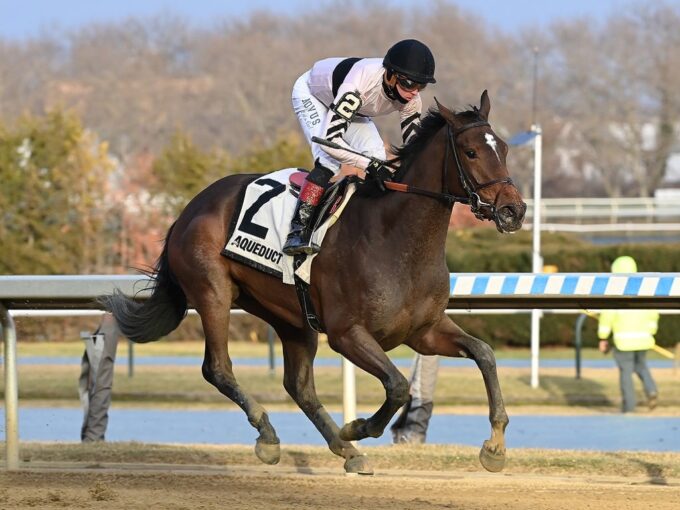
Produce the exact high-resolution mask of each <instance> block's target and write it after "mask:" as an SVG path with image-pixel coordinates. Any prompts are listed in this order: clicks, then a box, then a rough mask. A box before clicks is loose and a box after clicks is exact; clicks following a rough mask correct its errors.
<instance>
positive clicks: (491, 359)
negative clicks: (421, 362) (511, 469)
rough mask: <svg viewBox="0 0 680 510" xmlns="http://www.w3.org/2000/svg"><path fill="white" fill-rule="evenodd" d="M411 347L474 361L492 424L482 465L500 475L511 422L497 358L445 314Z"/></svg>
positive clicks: (485, 443) (478, 340)
mask: <svg viewBox="0 0 680 510" xmlns="http://www.w3.org/2000/svg"><path fill="white" fill-rule="evenodd" d="M409 345H410V346H411V347H412V348H413V349H414V350H415V351H416V352H419V353H421V354H426V355H432V354H440V355H442V356H451V357H457V358H460V357H464V358H471V359H472V360H474V362H475V363H477V366H478V367H479V370H480V371H481V372H482V377H483V378H484V385H485V386H486V395H487V397H488V400H489V420H490V422H491V438H490V439H488V440H486V441H484V445H483V446H482V449H481V451H480V452H479V461H480V462H481V463H482V466H484V468H485V469H487V470H488V471H492V472H497V471H501V470H502V469H503V467H504V466H505V428H506V427H507V425H508V422H509V420H508V415H507V413H506V412H505V405H504V404H503V395H502V394H501V387H500V384H499V382H498V374H497V373H496V357H495V356H494V353H493V350H492V349H491V347H490V346H489V344H487V343H486V342H484V341H482V340H480V339H479V338H475V337H473V336H471V335H469V334H467V333H466V332H465V331H463V330H462V329H461V328H459V327H458V326H457V325H456V324H455V323H454V322H453V321H452V320H451V319H450V318H449V317H447V316H446V314H442V317H441V319H440V320H439V322H438V323H437V324H436V325H435V326H434V327H433V328H432V329H431V330H430V331H428V333H427V334H426V335H425V336H424V337H422V338H421V339H419V340H417V341H414V342H409Z"/></svg>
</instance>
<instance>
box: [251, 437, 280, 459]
mask: <svg viewBox="0 0 680 510" xmlns="http://www.w3.org/2000/svg"><path fill="white" fill-rule="evenodd" d="M255 455H257V458H258V459H260V460H261V461H262V462H264V463H265V464H278V463H279V459H280V458H281V444H280V443H265V442H262V441H260V440H259V439H258V440H257V441H256V443H255Z"/></svg>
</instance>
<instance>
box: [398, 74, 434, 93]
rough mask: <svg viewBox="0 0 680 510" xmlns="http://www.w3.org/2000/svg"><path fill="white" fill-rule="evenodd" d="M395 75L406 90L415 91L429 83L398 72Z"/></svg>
mask: <svg viewBox="0 0 680 510" xmlns="http://www.w3.org/2000/svg"><path fill="white" fill-rule="evenodd" d="M395 76H396V78H397V83H398V84H399V86H400V87H401V88H402V89H404V90H405V91H406V92H415V91H416V90H423V89H424V88H425V87H426V86H427V83H418V82H415V81H413V80H411V79H409V78H407V77H406V76H403V75H401V74H397V75H395Z"/></svg>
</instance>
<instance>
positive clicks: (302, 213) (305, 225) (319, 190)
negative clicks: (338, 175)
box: [283, 163, 333, 255]
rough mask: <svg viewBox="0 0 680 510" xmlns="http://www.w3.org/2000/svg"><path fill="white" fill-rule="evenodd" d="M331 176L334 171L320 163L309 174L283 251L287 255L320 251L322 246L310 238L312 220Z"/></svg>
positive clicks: (309, 253)
mask: <svg viewBox="0 0 680 510" xmlns="http://www.w3.org/2000/svg"><path fill="white" fill-rule="evenodd" d="M331 177H333V172H331V171H330V170H329V169H328V168H326V167H323V166H321V165H319V164H318V163H317V165H316V166H315V167H314V170H312V171H311V172H310V174H309V175H308V176H307V179H306V180H305V183H304V184H303V185H302V189H300V196H299V197H298V203H297V205H296V207H295V212H294V213H293V219H292V220H291V222H290V232H289V233H288V237H287V238H286V244H284V245H283V253H285V254H286V255H298V254H302V253H306V254H307V255H313V254H314V253H319V249H320V247H319V246H318V245H316V244H314V243H312V242H311V240H310V238H311V236H312V220H313V218H314V216H315V213H316V208H317V207H318V206H319V203H320V202H321V197H322V196H323V193H324V191H325V190H326V185H327V184H328V181H329V180H330V179H331Z"/></svg>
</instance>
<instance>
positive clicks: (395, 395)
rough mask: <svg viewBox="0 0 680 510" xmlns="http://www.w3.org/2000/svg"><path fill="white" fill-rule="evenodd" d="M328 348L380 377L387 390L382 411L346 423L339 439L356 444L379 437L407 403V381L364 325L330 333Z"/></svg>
mask: <svg viewBox="0 0 680 510" xmlns="http://www.w3.org/2000/svg"><path fill="white" fill-rule="evenodd" d="M328 345H330V347H331V348H332V349H333V350H334V351H336V352H339V353H340V354H342V355H343V356H344V357H345V358H347V359H348V360H349V361H351V362H352V363H354V364H355V365H356V366H358V367H359V368H361V369H362V370H365V371H366V372H368V373H369V374H371V375H374V376H375V377H377V378H378V379H379V380H380V382H381V383H382V385H383V387H384V388H385V396H386V398H385V403H384V404H383V405H382V406H381V407H380V409H378V411H377V412H376V413H375V414H374V415H373V416H371V417H370V418H367V419H364V418H359V419H357V420H354V421H352V422H350V423H346V424H345V425H344V426H343V427H342V429H341V430H340V438H341V439H344V440H345V441H355V440H359V439H364V438H366V437H380V436H381V435H382V434H383V432H384V431H385V427H387V425H388V424H389V422H390V420H391V419H392V417H393V416H394V414H395V413H396V412H397V411H398V410H399V409H400V408H401V406H403V405H404V404H405V403H406V401H407V400H408V381H407V380H406V378H405V377H404V376H403V375H402V373H401V372H400V371H399V370H398V369H397V367H395V366H394V364H393V363H392V361H390V359H389V357H388V356H387V354H385V351H383V349H382V347H380V345H379V344H378V342H376V340H375V338H373V336H372V335H371V334H370V333H369V332H368V331H366V329H365V328H364V327H363V326H360V325H354V326H352V327H351V328H350V329H349V330H347V331H345V332H343V333H342V334H337V335H336V334H333V333H332V332H330V331H329V333H328Z"/></svg>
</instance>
